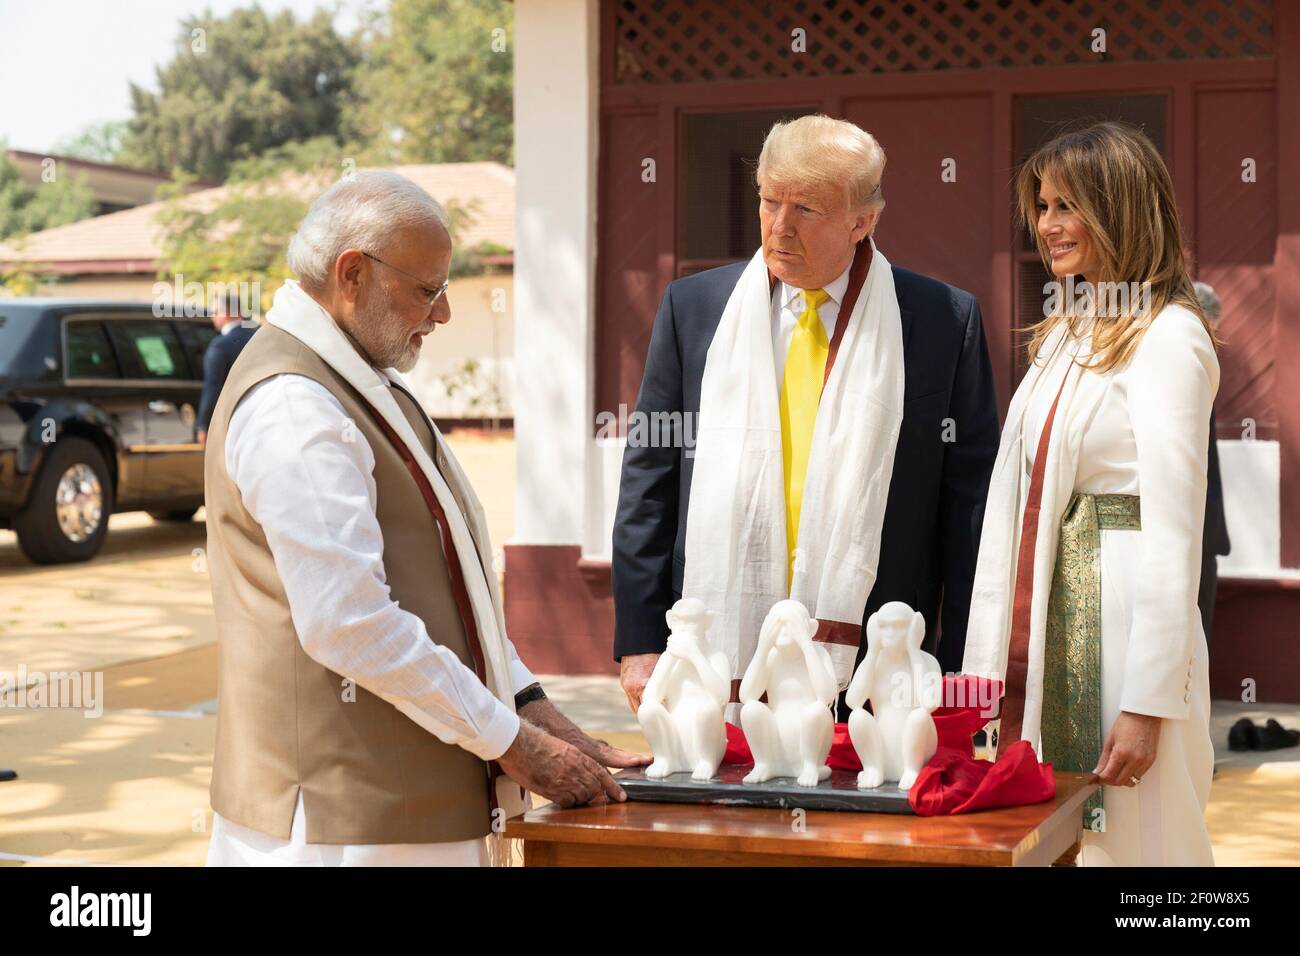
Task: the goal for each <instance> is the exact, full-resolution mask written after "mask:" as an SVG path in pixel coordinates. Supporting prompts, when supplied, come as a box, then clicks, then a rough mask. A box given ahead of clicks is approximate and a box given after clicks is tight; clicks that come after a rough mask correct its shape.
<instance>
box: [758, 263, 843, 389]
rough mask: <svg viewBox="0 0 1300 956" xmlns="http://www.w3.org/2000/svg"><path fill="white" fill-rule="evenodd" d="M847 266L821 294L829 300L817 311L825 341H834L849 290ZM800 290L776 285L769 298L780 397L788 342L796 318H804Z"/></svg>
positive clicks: (792, 334) (801, 292)
mask: <svg viewBox="0 0 1300 956" xmlns="http://www.w3.org/2000/svg"><path fill="white" fill-rule="evenodd" d="M852 268H853V263H852V262H850V263H849V264H848V265H847V266H845V267H844V271H843V272H841V273H840V275H839V278H838V279H836V280H835V281H834V282H832V283H831V284H830V285H828V286H826V287H825V288H824V290H823V291H825V293H826V294H827V295H828V296H830V298H828V299H827V300H826V301H825V302H823V303H822V304H821V305H820V306H818V308H817V315H818V317H819V318H820V319H821V320H822V325H823V326H824V327H825V328H826V340H827V341H830V340H831V339H833V338H835V325H836V322H837V321H838V320H839V316H840V305H841V304H842V303H843V302H844V293H846V292H847V291H848V289H849V270H850V269H852ZM803 310H804V299H803V289H800V288H798V287H797V286H792V285H786V284H785V283H784V282H777V284H776V295H774V296H773V297H772V358H773V359H775V360H776V390H777V394H778V395H779V394H780V393H781V385H782V382H783V381H784V379H785V356H786V353H788V352H789V351H790V339H791V338H792V337H793V336H794V330H795V327H796V326H798V324H799V316H801V315H802V314H803Z"/></svg>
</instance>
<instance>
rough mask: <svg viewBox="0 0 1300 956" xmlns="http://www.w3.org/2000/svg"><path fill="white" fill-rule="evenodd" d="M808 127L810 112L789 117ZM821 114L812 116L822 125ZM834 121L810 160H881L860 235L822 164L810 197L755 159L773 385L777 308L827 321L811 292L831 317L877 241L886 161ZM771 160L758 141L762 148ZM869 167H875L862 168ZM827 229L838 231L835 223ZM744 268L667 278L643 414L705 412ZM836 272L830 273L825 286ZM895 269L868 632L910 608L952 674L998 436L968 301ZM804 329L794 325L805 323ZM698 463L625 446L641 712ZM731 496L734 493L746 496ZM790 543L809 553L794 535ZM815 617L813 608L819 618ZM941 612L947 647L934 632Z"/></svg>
mask: <svg viewBox="0 0 1300 956" xmlns="http://www.w3.org/2000/svg"><path fill="white" fill-rule="evenodd" d="M812 120H813V118H812V117H804V118H803V119H802V120H796V121H795V123H805V122H809V121H812ZM824 120H826V118H825V117H818V118H817V121H818V122H821V121H824ZM827 122H828V123H829V122H830V121H827ZM843 125H844V126H849V127H850V129H851V131H852V132H850V133H848V134H845V133H844V132H843V131H842V130H836V129H835V128H834V127H833V126H832V127H827V126H826V124H822V126H821V127H819V128H818V129H823V130H826V132H825V135H826V136H827V137H828V142H827V143H826V144H818V143H813V144H812V145H811V147H810V148H806V149H805V153H806V154H807V155H809V156H818V155H826V154H828V153H831V152H834V151H835V150H836V149H838V147H839V145H840V143H839V142H833V141H831V140H833V139H837V138H840V137H843V136H845V135H848V136H849V138H850V141H851V140H852V138H853V137H859V138H860V137H864V136H865V137H866V140H867V141H868V143H869V149H870V150H871V152H870V154H869V155H870V156H874V155H876V154H878V160H876V161H874V162H873V161H872V160H870V159H868V160H867V161H866V163H865V165H864V164H863V163H861V162H860V163H858V164H857V165H854V164H850V165H849V166H848V167H847V170H846V171H847V172H848V173H849V174H850V175H851V176H856V175H859V173H858V172H857V171H858V170H862V169H864V168H866V169H867V172H866V173H865V175H869V176H871V177H872V181H871V182H872V185H874V192H873V193H872V194H871V195H872V198H871V202H870V204H869V206H870V209H871V211H870V212H869V213H868V214H867V219H866V223H867V225H866V237H863V233H862V228H861V223H862V221H863V220H862V219H861V217H860V216H857V213H858V210H855V209H853V208H852V206H853V203H852V202H851V201H850V202H849V203H848V206H847V207H846V208H841V209H838V210H837V209H836V208H834V206H835V203H836V202H837V200H836V199H835V198H834V196H835V193H834V188H835V183H834V181H833V180H834V177H829V178H830V179H831V182H830V183H829V184H828V183H827V179H828V177H827V176H826V175H825V171H824V170H822V171H820V172H821V174H822V175H819V176H812V177H809V179H808V186H807V188H801V187H800V184H798V183H795V184H793V188H791V184H790V183H788V182H780V183H773V182H766V181H764V166H763V160H760V166H759V171H758V181H759V197H758V201H759V203H760V219H761V222H762V231H763V255H764V260H765V262H766V264H767V268H768V271H769V281H770V282H771V283H772V287H771V293H772V315H773V320H772V332H773V350H774V353H775V355H776V357H777V359H778V366H777V375H778V379H779V378H780V375H781V372H780V358H781V356H782V355H783V354H784V353H783V351H782V349H783V348H784V347H787V346H789V343H790V342H791V341H792V339H791V338H790V333H789V332H788V331H786V332H785V336H786V337H785V340H784V342H782V341H781V339H780V335H781V331H780V329H779V324H778V316H779V315H780V314H781V308H782V306H781V303H782V301H784V302H785V303H786V307H787V308H788V307H789V305H790V303H794V304H795V305H796V306H797V307H805V306H804V305H803V302H804V299H803V297H802V296H801V293H802V292H803V291H805V290H808V289H812V290H813V293H814V294H813V296H812V297H811V298H812V303H813V308H814V309H818V308H821V309H823V311H822V312H821V317H822V320H823V321H824V322H825V321H827V319H826V316H827V312H826V311H824V309H825V306H818V305H816V303H817V302H819V301H823V302H825V301H826V300H824V299H823V290H822V289H821V288H815V289H814V288H813V287H814V286H824V287H825V288H826V290H827V291H830V292H831V299H830V300H829V302H828V303H827V304H829V305H830V306H831V308H832V309H834V308H835V307H836V306H837V305H838V300H837V299H836V298H835V294H836V292H839V293H841V294H842V292H843V289H844V285H843V280H844V276H845V275H846V274H848V273H849V272H850V269H849V268H847V266H849V265H850V264H856V262H857V260H858V258H859V257H860V256H861V249H860V246H861V245H865V244H868V243H870V238H869V235H870V232H871V231H872V230H873V229H874V226H875V220H876V216H877V215H878V213H879V211H880V208H881V207H883V205H884V203H883V199H881V197H880V191H879V189H880V178H879V177H880V174H881V173H882V172H883V167H884V155H883V152H881V151H880V150H879V146H878V144H876V143H875V141H874V139H872V138H871V137H870V135H869V134H866V133H864V132H863V131H861V130H858V129H857V128H856V127H852V126H851V124H843ZM775 133H776V130H775V129H774V130H773V132H772V133H770V134H769V137H768V140H769V142H771V140H772V138H773V136H774V135H775ZM815 135H821V133H815ZM823 147H824V148H823ZM767 152H768V147H767V144H765V146H764V154H765V155H766V154H767ZM871 166H874V167H875V168H874V169H869V168H867V167H871ZM810 196H812V197H816V196H821V197H823V199H822V200H818V199H816V198H809V197H810ZM861 208H867V207H866V206H863V207H861ZM837 217H843V218H842V219H839V220H837ZM832 220H835V221H837V222H839V223H840V224H839V225H830V223H831V222H832ZM747 265H749V264H748V263H745V262H740V263H735V264H732V265H727V266H722V267H720V268H716V269H710V270H707V271H704V272H700V273H697V274H695V275H691V276H687V277H684V278H681V279H678V280H676V281H674V282H671V283H669V285H668V287H667V289H666V290H665V292H664V296H663V300H662V302H661V303H660V306H659V312H658V315H657V316H656V318H655V324H654V330H653V333H652V336H651V340H650V346H649V352H648V354H647V357H646V364H645V374H644V378H643V380H642V383H641V388H640V392H639V394H638V396H637V405H636V410H637V412H639V413H642V414H643V415H647V416H648V415H653V414H655V413H668V414H670V415H671V414H672V413H684V415H685V416H694V415H698V414H699V410H700V398H701V382H702V379H703V376H704V370H705V364H706V358H707V357H708V353H709V346H710V343H711V342H712V341H713V338H714V335H715V332H716V331H717V330H718V328H719V321H720V318H721V317H722V315H723V312H724V308H726V306H727V303H728V299H729V297H730V296H731V295H732V291H733V289H735V288H736V286H737V282H738V281H739V280H740V278H741V275H742V272H744V271H745V270H746V267H747ZM841 268H844V272H840V269H841ZM837 273H838V278H836V279H833V280H832V279H831V278H830V277H831V276H835V275H836V274H837ZM892 275H893V283H894V286H895V292H896V297H897V306H898V309H897V312H896V313H893V314H894V315H895V316H896V318H895V319H894V321H897V322H901V331H902V340H903V356H902V360H903V368H904V372H905V374H904V383H905V384H904V393H903V412H902V423H901V428H900V431H899V433H898V439H897V443H896V446H895V454H894V464H893V471H892V478H891V480H890V482H889V488H888V496H887V505H886V506H885V508H884V520H883V528H881V530H880V531H879V534H880V550H879V560H878V565H877V575H876V579H875V583H874V586H873V587H872V589H871V590H870V593H869V596H868V598H867V602H866V610H865V613H864V615H863V618H862V624H861V626H862V633H863V634H865V625H866V620H867V618H869V617H870V616H871V615H872V614H873V613H874V612H875V611H876V610H878V609H879V608H880V607H881V606H882V605H883V604H885V603H887V602H889V601H904V602H906V603H907V604H909V605H910V606H911V607H912V608H913V609H915V610H918V611H920V612H921V613H922V614H923V615H924V617H925V621H926V632H927V636H926V640H925V644H924V647H925V649H926V650H928V651H930V652H931V653H935V654H936V656H937V657H938V658H939V661H940V664H941V665H942V667H943V669H944V670H945V671H946V672H955V671H958V670H959V669H960V666H961V661H962V654H963V650H964V646H965V630H966V621H967V615H968V611H969V603H970V594H971V585H972V580H973V577H974V571H975V559H976V555H977V554H978V550H979V535H980V530H981V523H982V520H983V506H984V500H985V496H986V493H987V489H988V482H989V476H990V474H991V472H992V468H993V463H994V459H995V458H996V456H997V450H998V444H999V438H1000V435H999V424H998V413H997V402H996V397H995V393H994V380H993V370H992V367H991V365H990V362H989V357H988V349H987V347H986V345H985V338H984V329H983V324H982V319H981V316H980V309H979V305H978V304H977V303H976V301H975V298H974V296H972V295H971V294H970V293H968V292H964V291H962V290H960V289H957V288H954V287H952V286H949V285H946V284H945V283H943V282H940V281H938V280H936V279H932V278H929V277H927V276H923V275H919V274H917V273H915V272H911V271H909V270H907V269H902V268H899V267H897V266H894V267H893V269H892ZM777 280H780V281H777ZM796 286H797V287H796ZM783 297H784V299H783ZM848 298H849V300H850V301H852V297H851V296H850V297H848ZM808 314H809V313H805V315H808ZM832 316H833V317H832V319H831V320H830V322H829V323H828V328H827V333H828V337H831V335H832V334H836V335H838V334H842V331H841V330H839V329H838V328H836V326H839V325H843V324H844V323H846V322H847V321H848V320H849V315H848V314H840V315H834V313H833V312H832ZM804 321H805V320H804V318H803V317H801V318H800V323H801V326H802V325H803V323H804ZM786 328H787V329H788V323H787V324H786ZM787 381H788V379H787ZM774 384H775V383H774ZM764 387H765V386H764ZM822 408H825V405H823V406H822ZM947 420H951V422H948V421H947ZM945 432H947V440H945ZM644 445H650V446H653V447H644ZM788 457H789V456H788V452H787V458H788ZM694 464H695V462H694V456H693V455H692V454H691V453H690V449H687V448H683V447H663V446H662V445H659V446H656V443H654V442H649V443H637V445H636V446H635V447H634V445H633V443H632V442H630V441H629V444H628V447H627V450H626V452H625V453H624V458H623V467H622V478H621V484H620V488H619V500H618V507H617V513H616V517H615V525H614V533H613V552H612V573H613V594H614V608H615V633H614V648H613V651H614V657H615V659H616V660H618V661H620V664H621V675H620V678H621V683H622V686H623V690H624V692H625V693H626V694H627V697H628V702H629V705H630V706H631V707H632V709H633V710H634V711H635V710H637V709H638V708H639V706H640V702H641V695H642V693H643V691H644V688H645V683H646V680H647V679H648V677H649V675H650V672H651V670H653V668H654V665H655V663H656V661H657V660H658V658H659V655H660V653H661V652H663V651H664V649H665V646H666V641H667V638H668V627H667V624H666V623H665V619H664V614H665V612H666V611H667V610H668V609H669V608H670V607H671V606H672V605H673V603H674V602H675V601H676V600H677V599H678V598H680V597H681V592H682V586H683V579H684V577H685V563H686V517H687V511H688V502H689V499H690V494H691V482H692V475H693V469H694ZM787 464H788V462H787ZM787 471H788V469H787ZM701 474H703V473H701ZM700 480H703V479H702V478H701V479H700ZM787 481H788V477H787ZM738 497H743V491H742V494H741V495H738ZM787 507H788V500H787ZM799 540H800V543H802V538H800V539H799ZM940 605H942V611H940ZM808 610H809V612H810V613H812V608H809V609H808ZM940 614H941V623H942V640H941V641H939V640H938V634H937V633H936V624H938V623H940ZM814 616H816V615H814ZM866 644H867V642H866V640H865V638H864V639H862V640H861V643H860V645H859V647H858V649H857V660H858V661H859V662H860V661H861V660H862V657H863V655H864V654H865V652H866ZM734 677H735V675H733V688H734ZM735 699H736V698H735V696H734V690H733V701H734V700H735ZM840 709H841V717H840V719H844V716H845V711H844V704H843V695H842V694H841V696H840Z"/></svg>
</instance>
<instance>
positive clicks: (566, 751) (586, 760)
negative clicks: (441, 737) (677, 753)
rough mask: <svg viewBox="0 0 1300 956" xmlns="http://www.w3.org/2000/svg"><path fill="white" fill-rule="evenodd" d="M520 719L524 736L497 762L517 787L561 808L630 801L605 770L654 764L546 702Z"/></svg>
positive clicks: (535, 704)
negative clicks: (593, 733)
mask: <svg viewBox="0 0 1300 956" xmlns="http://www.w3.org/2000/svg"><path fill="white" fill-rule="evenodd" d="M519 717H520V721H519V734H518V736H517V737H515V741H514V743H512V744H511V745H510V748H509V749H508V750H507V751H506V752H505V753H503V754H502V755H501V756H500V757H498V758H497V763H499V764H500V765H501V769H502V770H504V771H505V772H506V773H507V774H508V775H509V776H510V777H511V778H512V779H513V780H514V781H515V782H516V783H518V784H520V785H521V786H523V787H524V788H526V789H528V790H531V791H532V792H533V793H536V794H540V795H541V796H543V797H545V798H546V799H548V800H551V801H553V802H555V803H557V804H559V805H560V806H562V807H572V806H578V805H580V804H584V803H590V802H591V801H592V800H594V799H596V798H597V797H599V796H601V795H602V794H604V796H605V797H606V798H607V799H609V800H614V801H622V800H626V799H627V793H626V792H625V791H624V790H623V788H622V787H620V786H619V785H618V782H617V781H616V780H615V779H614V778H613V776H611V775H610V772H609V771H608V770H607V769H606V768H607V767H640V766H644V765H646V764H648V763H650V761H651V760H652V759H653V758H651V757H649V756H647V755H645V754H638V753H632V752H631V751H627V750H620V749H619V748H617V747H612V746H610V745H609V743H608V742H606V741H604V740H593V739H592V738H591V737H589V736H588V735H587V734H585V733H583V731H582V730H581V729H580V728H579V727H578V726H577V725H576V724H574V723H573V721H571V720H569V719H568V718H567V717H565V716H564V715H563V714H561V713H560V712H559V710H557V709H556V707H555V705H554V704H552V703H551V702H550V701H549V700H546V699H545V698H543V699H542V700H535V701H533V702H532V703H529V704H526V705H525V706H524V707H522V708H521V709H520V711H519Z"/></svg>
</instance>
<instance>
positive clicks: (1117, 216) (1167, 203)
mask: <svg viewBox="0 0 1300 956" xmlns="http://www.w3.org/2000/svg"><path fill="white" fill-rule="evenodd" d="M1044 178H1046V179H1048V180H1050V181H1051V183H1052V185H1053V186H1054V187H1055V188H1056V190H1057V192H1059V193H1060V194H1061V195H1062V196H1063V197H1065V199H1066V200H1067V201H1068V202H1069V203H1070V206H1071V208H1072V209H1073V210H1074V212H1075V213H1076V214H1077V215H1078V216H1079V218H1080V219H1081V220H1083V224H1084V226H1085V228H1086V229H1087V230H1088V235H1089V238H1090V239H1091V240H1092V245H1093V248H1094V249H1095V250H1096V252H1097V256H1098V258H1099V259H1100V268H1099V270H1098V276H1097V281H1098V284H1099V286H1100V285H1102V284H1105V283H1124V284H1126V285H1127V284H1133V283H1136V284H1138V285H1140V286H1142V287H1144V288H1145V289H1146V290H1148V291H1149V293H1150V299H1149V300H1148V303H1149V306H1150V307H1149V309H1146V310H1144V311H1141V312H1140V311H1138V310H1137V309H1136V308H1135V307H1134V304H1133V303H1132V302H1130V303H1129V307H1127V308H1125V309H1123V310H1122V311H1121V312H1120V314H1118V315H1115V316H1108V321H1105V322H1100V321H1098V322H1095V323H1094V324H1093V331H1092V355H1091V360H1090V361H1088V362H1086V363H1084V364H1085V367H1086V368H1090V369H1094V370H1095V371H1097V372H1106V371H1109V370H1110V369H1112V368H1115V367H1116V366H1119V365H1122V364H1123V363H1124V362H1126V361H1127V360H1128V359H1129V357H1130V356H1132V354H1133V352H1134V350H1135V349H1136V348H1137V346H1138V342H1139V341H1141V338H1142V335H1143V333H1144V332H1146V330H1147V328H1148V327H1149V326H1150V324H1151V322H1152V321H1153V320H1154V319H1155V317H1156V316H1157V315H1159V314H1160V310H1161V309H1163V308H1164V307H1165V306H1166V305H1169V304H1171V303H1173V304H1177V305H1181V306H1184V307H1186V308H1187V309H1189V310H1191V311H1192V312H1193V313H1194V314H1195V315H1196V316H1198V317H1199V318H1200V320H1201V322H1202V324H1203V325H1204V326H1205V330H1206V332H1207V333H1209V336H1210V341H1211V342H1212V343H1213V344H1214V347H1215V349H1218V348H1219V347H1220V346H1221V345H1222V341H1221V340H1220V339H1219V337H1218V336H1217V334H1216V333H1215V331H1214V327H1213V326H1212V324H1211V323H1210V322H1209V321H1207V319H1206V317H1205V313H1204V312H1203V311H1202V309H1201V306H1200V303H1199V301H1198V300H1197V298H1196V292H1195V289H1194V288H1193V285H1192V279H1191V277H1190V276H1189V275H1188V274H1187V265H1186V263H1185V262H1184V260H1183V244H1182V233H1181V229H1180V225H1179V222H1178V206H1177V204H1176V203H1175V201H1174V184H1173V180H1172V179H1171V178H1170V176H1169V170H1168V169H1167V168H1166V167H1165V162H1164V160H1163V159H1162V158H1161V156H1160V153H1159V151H1158V150H1157V149H1156V148H1155V146H1154V145H1153V144H1152V142H1151V140H1149V139H1147V137H1146V136H1145V135H1144V134H1143V133H1142V132H1141V131H1139V130H1137V129H1135V128H1134V127H1132V126H1129V125H1127V124H1125V123H1118V122H1105V123H1095V124H1093V125H1091V126H1087V127H1085V128H1082V129H1077V130H1073V131H1070V132H1066V133H1063V134H1061V135H1059V136H1057V137H1056V138H1055V139H1052V140H1051V141H1049V142H1047V143H1045V144H1043V145H1042V146H1040V147H1039V148H1038V149H1037V150H1036V151H1035V152H1034V154H1033V155H1032V156H1030V157H1029V159H1028V160H1026V161H1025V164H1024V165H1023V166H1021V167H1020V172H1019V174H1018V176H1017V181H1016V196H1017V200H1018V203H1019V209H1020V216H1021V218H1022V219H1023V220H1024V222H1025V225H1026V226H1027V227H1028V228H1029V234H1030V235H1031V236H1033V237H1034V241H1035V243H1037V246H1038V253H1039V255H1040V256H1041V257H1042V259H1043V265H1044V266H1045V267H1046V269H1047V271H1048V273H1049V274H1050V273H1051V271H1052V258H1051V254H1050V253H1049V251H1048V245H1047V241H1046V240H1045V239H1043V237H1042V236H1040V235H1039V233H1038V191H1039V188H1040V186H1041V185H1042V181H1043V179H1044ZM1079 318H1080V316H1079V315H1078V314H1077V313H1075V312H1074V310H1073V309H1072V308H1071V307H1070V306H1068V305H1067V306H1066V307H1065V308H1055V309H1052V310H1051V313H1050V314H1048V315H1045V316H1044V318H1043V319H1041V320H1040V321H1038V322H1036V323H1033V324H1032V325H1029V326H1028V327H1026V328H1023V329H1019V330H1018V331H1022V332H1028V333H1029V334H1030V339H1029V343H1028V346H1027V348H1028V352H1029V360H1030V361H1033V360H1034V358H1035V356H1036V355H1037V354H1038V351H1039V349H1040V348H1041V347H1042V345H1043V343H1044V341H1046V339H1047V337H1048V336H1049V335H1050V334H1051V333H1052V331H1053V330H1054V329H1055V328H1056V327H1057V326H1058V325H1060V324H1061V323H1062V322H1065V323H1068V324H1069V329H1070V331H1071V332H1074V333H1077V332H1078V331H1079V326H1078V320H1079ZM1111 318H1113V321H1110V320H1109V319H1111Z"/></svg>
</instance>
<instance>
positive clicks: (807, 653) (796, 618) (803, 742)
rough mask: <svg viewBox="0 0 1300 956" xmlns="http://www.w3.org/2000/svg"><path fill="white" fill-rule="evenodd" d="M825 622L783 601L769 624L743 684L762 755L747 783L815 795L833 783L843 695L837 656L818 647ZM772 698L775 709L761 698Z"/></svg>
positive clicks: (744, 710) (745, 715)
mask: <svg viewBox="0 0 1300 956" xmlns="http://www.w3.org/2000/svg"><path fill="white" fill-rule="evenodd" d="M816 633H817V621H816V620H815V619H813V618H811V617H809V616H808V611H807V609H806V608H804V606H803V605H802V604H800V603H799V602H798V601H790V600H787V601H778V602H777V603H776V604H775V605H773V606H772V610H770V611H769V612H768V614H767V617H766V618H765V619H764V620H763V627H762V629H761V630H760V631H759V636H758V649H757V650H756V651H755V652H754V657H753V659H752V660H751V661H750V662H749V667H747V668H746V669H745V676H744V678H743V679H742V680H741V683H740V702H741V710H740V725H741V727H742V728H743V729H744V731H745V737H746V739H747V740H748V741H749V747H750V750H751V751H753V754H754V769H753V770H752V771H750V772H749V773H748V774H747V775H746V776H745V778H744V781H743V782H744V783H763V782H764V781H766V780H771V779H772V778H773V777H795V778H796V782H797V783H798V784H799V786H801V787H815V786H817V784H818V782H819V781H822V780H825V779H826V778H827V777H829V776H830V775H831V768H830V767H828V766H826V756H827V754H829V753H830V750H831V738H832V735H833V734H834V732H835V720H834V718H833V717H832V716H831V710H830V708H831V704H833V703H834V701H835V695H836V693H837V688H836V684H835V668H834V665H832V663H831V656H830V653H829V652H827V650H826V648H825V647H823V646H822V645H821V644H817V643H814V642H813V635H814V634H816ZM765 693H766V694H767V703H763V702H762V701H761V700H760V699H759V698H760V697H762V696H763V694H765Z"/></svg>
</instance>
